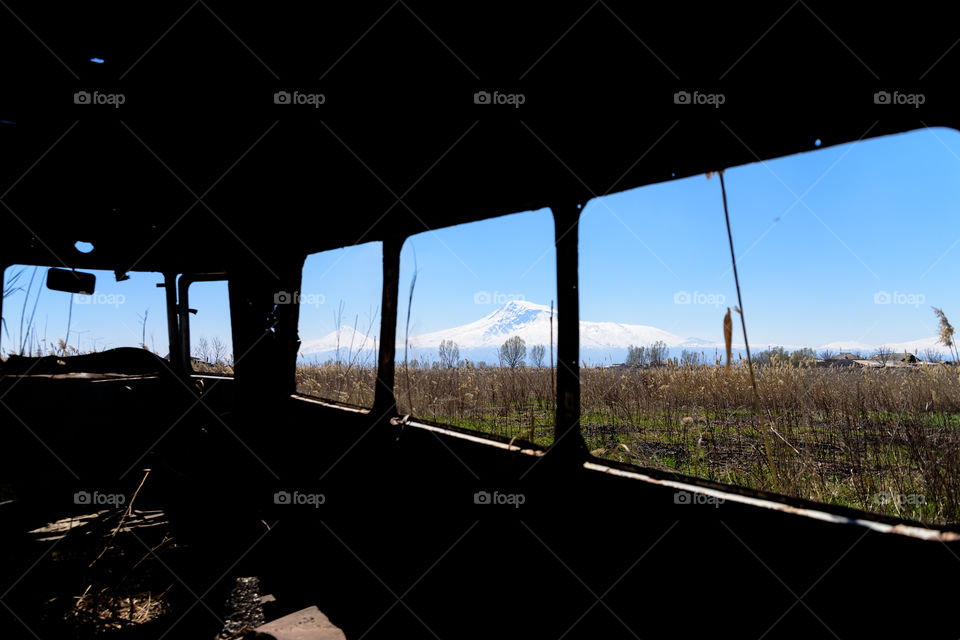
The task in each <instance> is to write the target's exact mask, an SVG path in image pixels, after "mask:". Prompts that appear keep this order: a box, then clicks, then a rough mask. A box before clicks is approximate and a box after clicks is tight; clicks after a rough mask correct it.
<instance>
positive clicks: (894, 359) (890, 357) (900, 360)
mask: <svg viewBox="0 0 960 640" xmlns="http://www.w3.org/2000/svg"><path fill="white" fill-rule="evenodd" d="M870 360H871V361H873V362H877V363H879V364H881V365H886V366H888V367H904V366H912V365H915V364H917V363H918V362H920V360H919V359H918V358H917V356H915V355H913V354H912V353H907V352H906V351H904V352H903V353H888V354H886V355H883V356H881V355H873V356H870Z"/></svg>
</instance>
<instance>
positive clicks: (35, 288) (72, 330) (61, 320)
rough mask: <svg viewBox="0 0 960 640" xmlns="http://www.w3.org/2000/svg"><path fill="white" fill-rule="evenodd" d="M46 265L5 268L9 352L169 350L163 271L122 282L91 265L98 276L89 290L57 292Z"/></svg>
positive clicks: (2, 338)
mask: <svg viewBox="0 0 960 640" xmlns="http://www.w3.org/2000/svg"><path fill="white" fill-rule="evenodd" d="M47 271H48V268H47V267H35V266H25V265H11V266H9V267H7V269H6V271H5V272H4V280H3V326H2V327H0V353H2V354H3V355H4V356H7V355H11V354H16V355H23V356H45V355H58V356H70V355H79V354H85V353H93V352H98V351H105V350H107V349H114V348H117V347H139V348H144V349H147V350H149V351H151V352H153V353H155V354H157V355H161V356H165V355H166V354H167V352H168V338H167V322H166V298H165V292H164V289H163V288H161V287H158V286H157V285H158V284H161V283H162V282H163V276H162V275H161V274H159V273H150V272H147V273H143V272H141V273H136V272H132V273H129V274H128V278H127V279H125V280H121V281H120V282H118V281H117V278H116V276H115V274H114V272H112V271H100V270H88V272H89V273H93V274H94V275H96V277H97V282H96V289H95V290H94V292H93V293H92V294H90V295H82V294H71V293H66V292H63V291H53V290H50V289H48V288H47V286H46V276H47Z"/></svg>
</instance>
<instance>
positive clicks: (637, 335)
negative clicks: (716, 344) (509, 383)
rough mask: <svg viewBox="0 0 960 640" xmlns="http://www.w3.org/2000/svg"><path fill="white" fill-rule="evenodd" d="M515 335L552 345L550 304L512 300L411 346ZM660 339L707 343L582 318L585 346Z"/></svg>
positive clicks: (477, 342)
mask: <svg viewBox="0 0 960 640" xmlns="http://www.w3.org/2000/svg"><path fill="white" fill-rule="evenodd" d="M513 336H520V337H521V338H522V339H523V341H524V342H526V343H527V345H528V346H532V345H535V344H542V345H549V343H550V307H547V306H545V305H542V304H536V303H533V302H527V301H526V300H511V301H510V302H507V303H506V304H505V305H503V306H502V307H500V308H499V309H496V310H495V311H492V312H490V313H488V314H487V315H485V316H484V317H482V318H480V319H479V320H477V321H475V322H471V323H469V324H465V325H463V326H461V327H454V328H452V329H444V330H442V331H435V332H433V333H425V334H422V335H419V336H414V337H412V338H410V346H411V347H412V348H416V349H436V348H437V347H438V346H439V345H440V342H441V341H443V340H452V341H454V342H456V343H457V346H459V347H460V350H461V351H462V350H464V349H498V348H499V347H500V345H502V344H503V343H504V341H505V340H506V339H507V338H510V337H513ZM553 336H554V344H556V336H557V316H556V311H554V317H553ZM658 340H659V341H662V342H664V343H666V345H667V346H668V347H701V346H706V345H707V344H708V343H707V342H706V341H704V340H698V339H696V338H682V337H680V336H677V335H674V334H672V333H669V332H667V331H664V330H663V329H657V328H656V327H649V326H646V325H640V324H622V323H618V322H591V321H588V320H581V321H580V347H581V348H582V349H621V348H622V349H626V348H627V347H628V346H630V345H648V344H653V343H654V342H657V341H658ZM711 346H712V345H711Z"/></svg>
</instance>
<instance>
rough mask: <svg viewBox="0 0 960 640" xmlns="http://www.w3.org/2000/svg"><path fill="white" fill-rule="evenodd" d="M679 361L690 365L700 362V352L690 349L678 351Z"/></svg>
mask: <svg viewBox="0 0 960 640" xmlns="http://www.w3.org/2000/svg"><path fill="white" fill-rule="evenodd" d="M680 362H681V363H682V364H685V365H690V366H692V365H697V364H700V354H699V353H697V352H696V351H693V350H692V349H684V350H683V351H681V352H680Z"/></svg>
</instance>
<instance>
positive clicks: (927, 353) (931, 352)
mask: <svg viewBox="0 0 960 640" xmlns="http://www.w3.org/2000/svg"><path fill="white" fill-rule="evenodd" d="M923 359H924V360H925V361H927V362H940V360H942V357H941V355H940V352H939V351H937V350H936V349H932V348H930V347H927V348H926V349H924V350H923Z"/></svg>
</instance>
